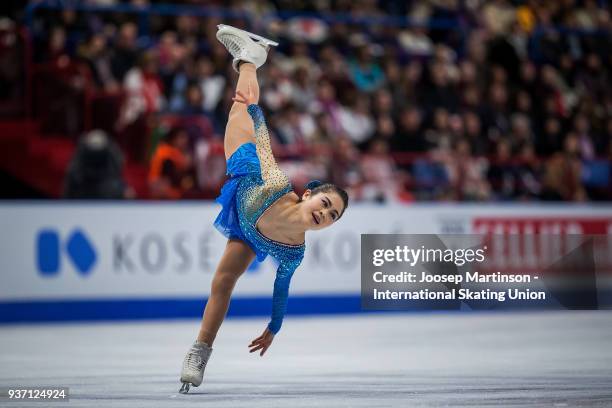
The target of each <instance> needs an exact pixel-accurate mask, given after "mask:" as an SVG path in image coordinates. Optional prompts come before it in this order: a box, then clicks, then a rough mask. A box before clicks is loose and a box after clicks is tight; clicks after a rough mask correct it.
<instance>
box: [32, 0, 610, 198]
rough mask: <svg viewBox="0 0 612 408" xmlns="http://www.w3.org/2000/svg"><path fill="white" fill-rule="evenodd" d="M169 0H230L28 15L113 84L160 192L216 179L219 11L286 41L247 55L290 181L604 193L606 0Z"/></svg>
mask: <svg viewBox="0 0 612 408" xmlns="http://www.w3.org/2000/svg"><path fill="white" fill-rule="evenodd" d="M81 3H85V4H89V5H104V6H108V5H119V4H125V3H127V4H130V5H133V6H137V7H144V8H147V7H149V6H155V4H156V2H152V1H146V0H134V1H131V2H119V1H117V0H89V1H84V2H81ZM178 3H184V4H187V5H189V4H190V5H205V6H207V7H217V6H218V7H222V8H221V9H219V10H222V11H223V12H224V13H227V14H228V15H226V16H224V17H219V14H218V13H217V14H216V15H217V16H216V17H215V16H206V17H203V16H197V15H195V14H193V13H187V14H185V15H178V16H173V15H168V14H164V15H159V14H156V13H143V14H131V13H127V12H82V11H75V10H73V9H69V8H67V9H64V10H62V11H52V10H40V11H38V12H37V14H36V16H35V19H34V21H33V27H34V32H33V38H34V44H35V48H34V55H35V60H36V61H37V63H55V64H62V63H64V64H67V63H69V62H79V63H82V64H84V65H85V66H86V67H87V68H88V71H89V72H90V75H91V78H92V82H93V83H94V84H95V85H94V86H95V92H97V93H100V94H102V95H108V94H120V95H121V98H120V99H119V101H120V102H119V107H118V109H117V112H116V114H115V115H114V117H113V121H112V122H113V126H112V128H111V129H110V130H109V133H110V134H112V135H113V137H114V138H115V139H116V140H117V142H118V143H119V145H120V146H121V147H122V149H123V150H124V152H125V154H127V156H128V158H130V159H131V160H135V161H139V162H141V163H145V164H147V165H148V166H149V168H150V172H149V180H148V182H149V186H150V189H151V195H152V196H154V197H160V198H163V197H165V198H181V197H189V196H193V193H194V191H206V192H208V194H210V195H211V196H214V195H215V194H216V192H217V191H218V190H217V189H218V186H219V185H220V184H221V183H222V182H223V177H224V171H225V168H224V158H223V155H222V149H219V146H220V142H222V138H223V132H224V128H225V123H226V121H227V113H228V111H229V108H230V105H231V97H232V96H233V93H234V84H235V81H236V74H235V73H234V72H233V70H232V69H231V64H230V61H231V59H230V56H229V55H228V53H227V51H226V50H225V49H224V48H223V46H222V45H221V44H220V43H218V42H217V40H216V39H215V32H216V25H217V24H219V23H224V24H231V25H236V26H239V27H241V28H245V29H247V30H249V31H253V32H257V33H260V34H262V35H265V36H268V37H271V38H274V39H277V40H278V41H279V43H280V46H279V47H278V48H276V49H273V50H272V51H271V53H270V57H269V59H268V62H267V63H266V65H265V66H264V67H263V68H262V69H260V70H259V71H258V73H259V79H260V85H261V100H260V104H261V105H262V106H263V108H264V112H265V113H266V119H267V122H268V126H269V128H270V129H271V131H272V136H273V148H274V150H275V151H276V152H277V155H278V157H279V161H280V162H281V167H283V169H284V170H285V171H286V173H287V174H288V175H289V177H290V178H291V180H292V181H293V183H294V185H295V186H296V187H298V188H299V187H301V186H302V185H303V184H305V183H306V182H307V181H308V180H310V179H321V180H328V181H331V182H334V183H337V184H338V185H340V186H344V187H346V188H347V190H348V191H349V193H350V195H351V199H352V200H356V201H377V202H394V201H404V202H406V201H414V200H461V201H490V200H563V201H586V200H612V196H611V191H612V188H611V185H612V183H611V181H610V180H611V175H610V172H611V160H612V143H611V140H612V86H611V80H612V78H611V73H612V72H611V67H612V49H611V46H612V41H611V35H612V22H611V18H610V17H611V16H610V10H609V9H608V8H607V7H606V6H605V4H606V2H605V1H595V0H583V1H580V0H541V1H535V0H524V1H509V0H492V1H484V0H466V1H460V0H423V1H408V2H404V1H386V2H382V1H374V0H351V1H346V0H338V1H331V0H327V1H316V2H304V1H288V0H287V1H283V0H279V1H257V2H255V1H253V2H247V1H230V2H219V1H211V2H208V1H201V2H195V1H192V2H172V4H174V5H176V4H178ZM68 4H69V2H68ZM287 10H291V11H292V13H287ZM294 11H295V12H297V13H293V12H294ZM315 16H322V17H324V18H316V17H315ZM221 146H222V144H221Z"/></svg>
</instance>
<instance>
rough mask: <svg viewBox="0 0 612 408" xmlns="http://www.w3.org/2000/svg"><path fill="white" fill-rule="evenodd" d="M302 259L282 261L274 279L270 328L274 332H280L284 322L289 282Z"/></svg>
mask: <svg viewBox="0 0 612 408" xmlns="http://www.w3.org/2000/svg"><path fill="white" fill-rule="evenodd" d="M300 262H301V259H299V260H295V261H288V262H281V264H280V266H279V267H278V270H277V271H276V279H275V280H274V294H273V295H272V318H271V320H270V323H269V324H268V329H270V331H271V332H272V333H274V334H276V333H278V331H279V330H280V328H281V325H282V324H283V318H284V317H285V312H286V311H287V298H288V296H289V284H290V283H291V277H292V276H293V272H295V270H296V269H297V267H298V266H299V265H300Z"/></svg>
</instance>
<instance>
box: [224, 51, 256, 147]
mask: <svg viewBox="0 0 612 408" xmlns="http://www.w3.org/2000/svg"><path fill="white" fill-rule="evenodd" d="M249 86H250V88H251V92H252V93H253V95H255V100H256V101H259V84H258V83H257V72H256V70H255V65H253V64H251V63H246V62H243V63H242V64H240V75H239V76H238V83H237V84H236V90H237V91H241V92H242V93H244V94H245V95H246V94H248V93H249ZM255 103H257V102H255ZM254 135H255V129H254V127H253V120H252V119H251V117H250V116H249V114H248V113H247V107H246V106H245V105H244V104H243V103H238V102H234V104H233V105H232V109H231V110H230V113H229V118H228V120H227V126H226V128H225V140H224V148H225V158H226V159H229V157H230V156H231V155H232V153H234V152H235V151H236V149H238V148H239V147H240V146H241V145H242V144H244V143H249V142H251V143H255V138H254Z"/></svg>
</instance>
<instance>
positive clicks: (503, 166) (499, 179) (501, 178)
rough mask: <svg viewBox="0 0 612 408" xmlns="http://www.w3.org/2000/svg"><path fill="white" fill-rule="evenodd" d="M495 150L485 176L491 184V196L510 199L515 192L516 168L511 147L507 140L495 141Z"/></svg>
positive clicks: (505, 199) (504, 199) (503, 199)
mask: <svg viewBox="0 0 612 408" xmlns="http://www.w3.org/2000/svg"><path fill="white" fill-rule="evenodd" d="M496 150H497V152H496V154H495V157H494V159H493V162H492V163H491V166H490V167H489V170H488V173H487V178H488V180H489V182H490V184H491V192H492V197H493V198H495V199H497V200H502V201H507V200H512V199H513V198H514V196H515V194H516V184H517V182H516V169H515V164H514V163H513V162H512V149H511V147H510V143H508V141H507V140H505V139H501V140H499V141H498V142H497V149H496Z"/></svg>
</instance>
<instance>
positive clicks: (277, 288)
mask: <svg viewBox="0 0 612 408" xmlns="http://www.w3.org/2000/svg"><path fill="white" fill-rule="evenodd" d="M297 265H299V261H296V262H288V263H281V264H280V266H279V267H278V270H277V271H276V279H275V280H274V294H273V296H272V318H271V319H270V323H268V326H267V327H266V330H264V332H263V333H262V334H261V336H259V337H257V338H256V339H254V340H253V341H252V342H251V344H249V347H250V348H251V350H250V352H251V353H252V352H254V351H257V350H261V352H260V353H259V355H260V356H263V355H264V353H265V352H266V350H268V347H270V345H271V344H272V340H273V339H274V335H275V334H276V333H278V332H279V330H280V328H281V326H282V324H283V318H284V317H285V312H286V311H287V298H288V296H289V284H290V283H291V277H292V276H293V272H294V271H295V269H296V267H297Z"/></svg>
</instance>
